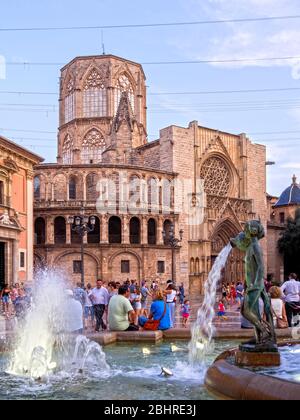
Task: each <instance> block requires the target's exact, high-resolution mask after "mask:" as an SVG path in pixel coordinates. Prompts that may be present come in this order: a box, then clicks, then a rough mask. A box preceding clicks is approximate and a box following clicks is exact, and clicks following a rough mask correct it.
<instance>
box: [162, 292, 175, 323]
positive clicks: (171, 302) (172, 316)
mask: <svg viewBox="0 0 300 420" xmlns="http://www.w3.org/2000/svg"><path fill="white" fill-rule="evenodd" d="M164 295H165V296H166V298H167V305H168V306H169V308H170V323H171V328H174V326H175V316H176V297H177V289H176V287H175V286H174V284H169V286H168V287H167V290H166V291H165V292H164Z"/></svg>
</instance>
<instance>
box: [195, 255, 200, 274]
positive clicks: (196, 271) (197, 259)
mask: <svg viewBox="0 0 300 420" xmlns="http://www.w3.org/2000/svg"><path fill="white" fill-rule="evenodd" d="M195 273H196V274H200V260H199V258H196V262H195Z"/></svg>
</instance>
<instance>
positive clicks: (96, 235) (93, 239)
mask: <svg viewBox="0 0 300 420" xmlns="http://www.w3.org/2000/svg"><path fill="white" fill-rule="evenodd" d="M95 219H96V223H95V226H94V230H93V231H92V232H90V233H88V243H89V244H99V243H100V220H99V218H98V217H95Z"/></svg>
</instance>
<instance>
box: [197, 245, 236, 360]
mask: <svg viewBox="0 0 300 420" xmlns="http://www.w3.org/2000/svg"><path fill="white" fill-rule="evenodd" d="M231 251H232V246H231V244H228V245H227V246H226V247H225V248H224V249H223V250H222V252H221V253H220V254H219V256H218V258H217V259H216V261H215V263H214V265H213V268H212V270H211V272H210V273H209V276H208V279H207V281H206V283H205V293H204V301H203V304H202V305H201V307H200V309H199V311H198V314H197V320H196V322H195V324H194V325H193V327H192V340H191V342H190V346H189V350H190V351H189V360H190V362H191V363H192V364H194V363H197V362H203V359H204V358H205V356H206V355H207V354H209V353H211V352H212V351H213V335H214V326H213V319H214V316H215V303H216V294H217V286H218V283H219V281H220V278H221V273H222V270H223V269H224V267H225V265H226V262H227V259H228V257H229V254H230V253H231Z"/></svg>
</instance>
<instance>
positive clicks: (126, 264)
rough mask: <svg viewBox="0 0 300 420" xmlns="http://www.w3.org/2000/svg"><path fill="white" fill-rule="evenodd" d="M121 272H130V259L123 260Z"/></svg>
mask: <svg viewBox="0 0 300 420" xmlns="http://www.w3.org/2000/svg"><path fill="white" fill-rule="evenodd" d="M121 273H122V274H129V273H130V261H129V260H124V261H121Z"/></svg>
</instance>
